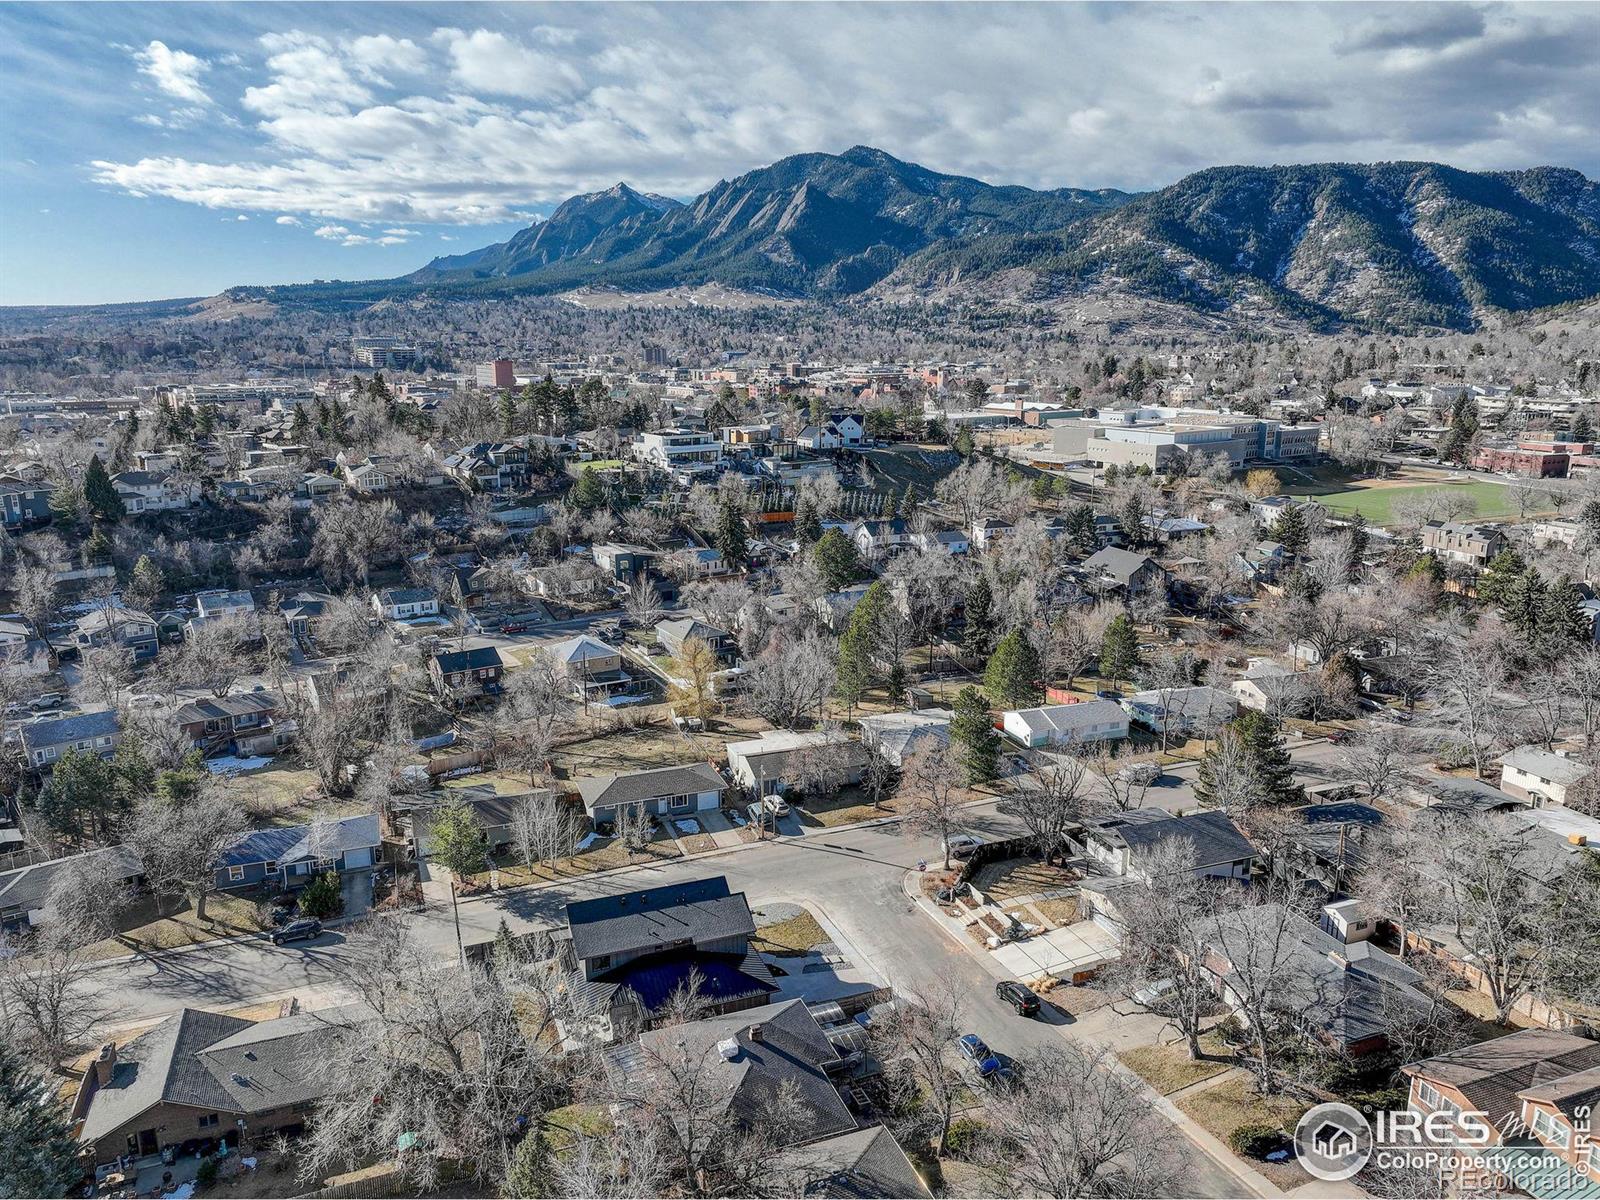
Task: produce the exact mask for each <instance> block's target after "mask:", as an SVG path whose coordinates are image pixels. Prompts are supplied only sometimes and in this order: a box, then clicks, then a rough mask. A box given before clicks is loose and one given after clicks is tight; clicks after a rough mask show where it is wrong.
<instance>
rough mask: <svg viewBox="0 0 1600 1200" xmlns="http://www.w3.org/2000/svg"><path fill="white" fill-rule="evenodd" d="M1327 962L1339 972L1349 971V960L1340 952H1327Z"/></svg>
mask: <svg viewBox="0 0 1600 1200" xmlns="http://www.w3.org/2000/svg"><path fill="white" fill-rule="evenodd" d="M1328 961H1329V962H1331V963H1332V964H1333V965H1334V966H1336V967H1338V968H1339V969H1340V970H1341V971H1348V970H1349V969H1350V960H1349V959H1348V958H1346V957H1345V956H1344V954H1343V953H1342V952H1341V951H1338V950H1329V951H1328Z"/></svg>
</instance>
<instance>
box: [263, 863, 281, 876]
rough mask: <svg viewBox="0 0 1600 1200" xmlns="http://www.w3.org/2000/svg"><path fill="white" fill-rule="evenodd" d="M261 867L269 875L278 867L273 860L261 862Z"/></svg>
mask: <svg viewBox="0 0 1600 1200" xmlns="http://www.w3.org/2000/svg"><path fill="white" fill-rule="evenodd" d="M261 867H262V869H263V870H264V871H266V873H267V874H268V875H271V874H272V873H273V872H274V871H276V870H277V869H278V864H277V863H275V862H264V863H262V864H261Z"/></svg>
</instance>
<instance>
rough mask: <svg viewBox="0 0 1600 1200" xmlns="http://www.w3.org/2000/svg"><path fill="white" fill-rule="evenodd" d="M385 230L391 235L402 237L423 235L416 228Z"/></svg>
mask: <svg viewBox="0 0 1600 1200" xmlns="http://www.w3.org/2000/svg"><path fill="white" fill-rule="evenodd" d="M383 232H384V233H386V234H388V235H389V236H390V237H396V238H401V239H404V238H414V237H420V236H421V235H420V234H418V233H417V231H416V230H415V229H385V230H384V231H383Z"/></svg>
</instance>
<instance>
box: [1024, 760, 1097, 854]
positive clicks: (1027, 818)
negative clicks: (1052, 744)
mask: <svg viewBox="0 0 1600 1200" xmlns="http://www.w3.org/2000/svg"><path fill="white" fill-rule="evenodd" d="M1096 807H1098V804H1097V802H1096V800H1095V798H1094V797H1093V795H1092V794H1091V790H1090V771H1089V762H1088V760H1087V759H1085V758H1082V757H1081V756H1079V755H1078V754H1076V753H1072V752H1071V751H1070V750H1069V751H1065V752H1061V753H1055V754H1050V755H1048V756H1045V755H1040V756H1039V757H1038V765H1037V766H1036V767H1035V769H1034V771H1033V773H1032V774H1031V775H1030V776H1028V777H1027V778H1026V779H1025V780H1023V782H1022V785H1021V786H1020V787H1018V788H1017V789H1016V790H1015V791H1014V792H1012V793H1011V795H1009V796H1008V797H1006V798H1005V799H1004V800H1002V801H1001V803H1000V811H1002V812H1008V813H1010V814H1011V815H1013V816H1015V817H1017V818H1018V819H1019V820H1020V821H1021V822H1022V823H1023V825H1025V826H1026V827H1027V830H1028V833H1029V834H1031V835H1032V837H1033V841H1034V845H1035V846H1036V847H1037V848H1038V852H1039V853H1040V854H1041V855H1043V856H1045V857H1046V858H1049V857H1051V856H1053V855H1055V854H1056V853H1058V852H1059V851H1060V849H1061V844H1062V841H1063V839H1064V838H1065V836H1066V833H1067V830H1069V829H1070V828H1072V827H1073V826H1074V825H1076V824H1077V823H1078V822H1080V821H1082V820H1083V818H1084V817H1085V816H1087V815H1088V814H1089V813H1090V812H1091V811H1092V810H1093V809H1094V808H1096Z"/></svg>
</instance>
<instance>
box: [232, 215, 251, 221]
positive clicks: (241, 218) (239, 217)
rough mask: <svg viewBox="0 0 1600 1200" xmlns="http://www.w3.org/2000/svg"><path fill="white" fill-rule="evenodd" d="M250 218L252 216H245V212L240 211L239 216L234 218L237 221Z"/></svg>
mask: <svg viewBox="0 0 1600 1200" xmlns="http://www.w3.org/2000/svg"><path fill="white" fill-rule="evenodd" d="M249 219H250V218H249V217H247V216H245V215H244V214H243V213H240V214H239V215H238V216H237V217H235V218H234V220H235V221H248V220H249Z"/></svg>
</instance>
